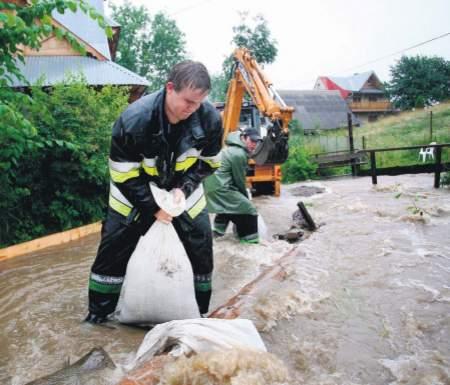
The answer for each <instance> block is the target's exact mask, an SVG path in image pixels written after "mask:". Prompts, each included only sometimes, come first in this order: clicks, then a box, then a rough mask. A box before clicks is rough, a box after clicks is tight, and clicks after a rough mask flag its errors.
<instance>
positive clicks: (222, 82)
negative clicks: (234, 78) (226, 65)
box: [208, 73, 228, 102]
mask: <svg viewBox="0 0 450 385" xmlns="http://www.w3.org/2000/svg"><path fill="white" fill-rule="evenodd" d="M227 88H228V77H227V76H225V75H224V74H222V73H220V74H217V75H212V76H211V91H210V92H209V96H208V98H209V100H211V101H212V102H225V98H226V95H227Z"/></svg>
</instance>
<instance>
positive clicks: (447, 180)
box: [441, 171, 450, 187]
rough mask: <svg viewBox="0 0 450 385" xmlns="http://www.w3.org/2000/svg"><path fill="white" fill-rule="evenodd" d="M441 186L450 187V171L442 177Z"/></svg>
mask: <svg viewBox="0 0 450 385" xmlns="http://www.w3.org/2000/svg"><path fill="white" fill-rule="evenodd" d="M441 185H442V186H447V187H448V186H450V171H447V172H446V173H445V174H443V175H441Z"/></svg>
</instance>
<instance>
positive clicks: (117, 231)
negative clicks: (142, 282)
mask: <svg viewBox="0 0 450 385" xmlns="http://www.w3.org/2000/svg"><path fill="white" fill-rule="evenodd" d="M154 221H155V219H154V218H153V219H151V220H148V221H146V222H144V221H142V220H136V221H131V223H128V222H127V218H125V217H124V216H122V215H121V214H119V213H117V212H116V211H114V210H112V209H111V208H109V209H108V215H107V219H106V221H105V222H104V223H103V227H102V233H101V241H100V246H99V248H98V252H97V256H96V258H95V261H94V264H93V265H92V268H91V275H90V279H89V312H90V313H91V314H94V315H96V316H98V317H106V316H107V315H108V314H111V313H112V312H114V310H115V308H116V305H117V301H118V300H119V295H120V289H121V287H122V283H123V279H124V276H125V272H126V268H127V263H128V260H129V259H130V257H131V254H132V253H133V251H134V249H135V247H136V244H137V242H138V240H139V237H140V236H141V235H144V234H145V233H146V232H147V230H148V229H149V228H150V226H151V225H152V223H153V222H154ZM172 224H173V226H174V228H175V230H176V232H177V234H178V236H179V237H180V240H181V242H182V243H183V246H184V248H185V250H186V253H187V255H188V257H189V260H190V262H191V265H192V270H193V272H194V288H195V297H196V300H197V304H198V307H199V311H200V313H201V314H204V313H207V312H208V309H209V302H210V299H211V276H212V271H213V250H212V236H211V225H210V221H209V216H208V212H207V210H206V208H205V209H203V211H202V212H201V213H200V214H198V215H197V216H196V217H195V218H194V219H192V218H191V217H190V216H189V215H188V214H187V213H186V212H184V213H183V214H181V215H180V216H178V217H176V218H174V219H173V221H172ZM149 278H150V279H151V277H149ZM167 290H170V288H167Z"/></svg>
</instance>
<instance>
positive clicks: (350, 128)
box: [347, 112, 356, 176]
mask: <svg viewBox="0 0 450 385" xmlns="http://www.w3.org/2000/svg"><path fill="white" fill-rule="evenodd" d="M347 126H348V141H349V146H350V153H351V154H353V153H354V152H355V144H354V143H353V124H352V114H351V112H347ZM351 167H352V176H356V166H355V159H354V158H353V157H352V159H351Z"/></svg>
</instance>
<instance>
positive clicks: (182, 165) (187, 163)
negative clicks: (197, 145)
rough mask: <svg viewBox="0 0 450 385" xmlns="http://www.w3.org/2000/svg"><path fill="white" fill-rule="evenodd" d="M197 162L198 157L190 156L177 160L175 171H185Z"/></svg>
mask: <svg viewBox="0 0 450 385" xmlns="http://www.w3.org/2000/svg"><path fill="white" fill-rule="evenodd" d="M195 162H197V157H188V158H186V159H185V160H183V161H182V162H177V163H176V165H175V171H183V170H187V169H188V168H189V167H191V166H192V165H193V164H195Z"/></svg>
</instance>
